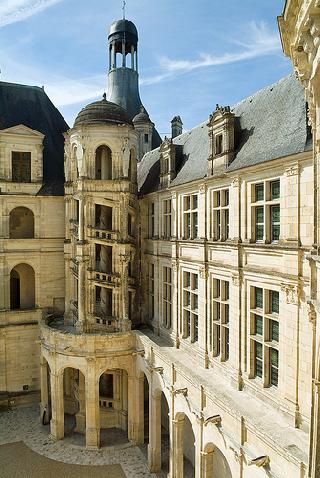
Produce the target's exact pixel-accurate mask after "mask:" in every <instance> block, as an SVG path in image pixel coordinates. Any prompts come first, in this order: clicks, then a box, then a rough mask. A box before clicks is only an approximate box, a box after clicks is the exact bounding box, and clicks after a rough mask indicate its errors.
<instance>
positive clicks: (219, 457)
mask: <svg viewBox="0 0 320 478" xmlns="http://www.w3.org/2000/svg"><path fill="white" fill-rule="evenodd" d="M215 476H219V477H221V478H232V473H231V470H230V466H229V464H228V462H227V459H226V457H225V456H224V454H223V453H222V452H221V451H220V450H219V448H217V447H214V453H213V454H212V474H211V475H206V478H214V477H215Z"/></svg>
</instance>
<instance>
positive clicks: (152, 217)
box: [148, 202, 155, 237]
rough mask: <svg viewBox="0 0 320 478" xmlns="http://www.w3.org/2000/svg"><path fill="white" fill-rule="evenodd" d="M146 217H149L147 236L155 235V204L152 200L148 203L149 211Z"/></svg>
mask: <svg viewBox="0 0 320 478" xmlns="http://www.w3.org/2000/svg"><path fill="white" fill-rule="evenodd" d="M148 219H149V221H148V222H149V224H148V227H149V237H154V235H155V204H154V202H152V203H150V204H149V212H148Z"/></svg>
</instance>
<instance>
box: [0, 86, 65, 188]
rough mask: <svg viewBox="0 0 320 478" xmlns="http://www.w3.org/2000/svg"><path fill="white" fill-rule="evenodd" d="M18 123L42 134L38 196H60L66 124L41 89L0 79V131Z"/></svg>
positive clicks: (62, 179)
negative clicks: (41, 166)
mask: <svg viewBox="0 0 320 478" xmlns="http://www.w3.org/2000/svg"><path fill="white" fill-rule="evenodd" d="M19 124H23V125H25V126H28V127H29V128H31V129H34V130H36V131H40V132H41V133H43V134H44V135H45V138H44V143H43V144H44V150H43V178H44V186H43V187H42V188H41V190H40V191H39V193H38V195H54V196H56V195H58V196H60V195H63V184H64V171H63V168H64V137H63V133H64V132H65V131H67V130H68V129H69V126H68V125H67V123H66V122H65V120H64V118H63V116H62V115H61V113H60V112H59V111H58V110H57V108H56V107H55V106H54V105H53V104H52V102H51V101H50V99H49V98H48V96H47V95H46V93H45V92H44V90H43V89H42V88H39V87H37V86H27V85H20V84H16V83H6V82H3V81H0V130H1V129H6V128H11V127H12V126H17V125H19Z"/></svg>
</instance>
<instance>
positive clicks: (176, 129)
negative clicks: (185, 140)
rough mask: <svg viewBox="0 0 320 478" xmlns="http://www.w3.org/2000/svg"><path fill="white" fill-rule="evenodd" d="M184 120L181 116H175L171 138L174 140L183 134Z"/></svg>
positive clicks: (172, 122)
mask: <svg viewBox="0 0 320 478" xmlns="http://www.w3.org/2000/svg"><path fill="white" fill-rule="evenodd" d="M182 126H183V123H182V119H181V118H180V116H175V117H174V118H173V120H172V121H171V137H172V139H173V138H175V137H176V136H179V135H180V134H182Z"/></svg>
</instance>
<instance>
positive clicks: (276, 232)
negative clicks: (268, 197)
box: [271, 206, 280, 241]
mask: <svg viewBox="0 0 320 478" xmlns="http://www.w3.org/2000/svg"><path fill="white" fill-rule="evenodd" d="M279 237H280V206H272V207H271V240H272V241H278V240H279Z"/></svg>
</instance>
